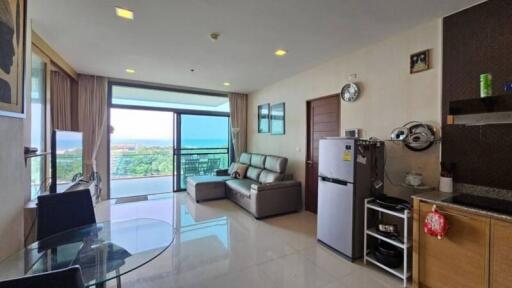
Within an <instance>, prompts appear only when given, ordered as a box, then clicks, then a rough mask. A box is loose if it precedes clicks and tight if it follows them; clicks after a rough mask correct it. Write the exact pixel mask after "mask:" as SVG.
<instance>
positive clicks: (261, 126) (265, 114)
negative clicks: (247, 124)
mask: <svg viewBox="0 0 512 288" xmlns="http://www.w3.org/2000/svg"><path fill="white" fill-rule="evenodd" d="M269 132H270V104H269V103H267V104H262V105H258V133H269Z"/></svg>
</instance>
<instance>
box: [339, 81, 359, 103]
mask: <svg viewBox="0 0 512 288" xmlns="http://www.w3.org/2000/svg"><path fill="white" fill-rule="evenodd" d="M340 96H341V99H343V101H345V102H354V101H356V100H357V98H358V97H359V87H357V85H356V84H355V83H348V84H345V85H344V86H343V87H342V88H341V92H340Z"/></svg>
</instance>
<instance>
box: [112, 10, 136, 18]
mask: <svg viewBox="0 0 512 288" xmlns="http://www.w3.org/2000/svg"><path fill="white" fill-rule="evenodd" d="M115 8H116V15H117V16H119V17H121V18H123V19H128V20H133V11H132V10H128V9H125V8H121V7H115Z"/></svg>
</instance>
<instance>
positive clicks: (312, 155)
mask: <svg viewBox="0 0 512 288" xmlns="http://www.w3.org/2000/svg"><path fill="white" fill-rule="evenodd" d="M339 135H340V97H339V95H338V94H336V95H331V96H326V97H322V98H318V99H314V100H311V101H308V102H307V145H306V189H305V190H306V191H305V194H306V197H305V198H306V199H305V202H306V203H305V204H306V210H308V211H311V212H313V213H316V211H317V205H318V142H319V140H320V139H321V138H323V137H336V136H339Z"/></svg>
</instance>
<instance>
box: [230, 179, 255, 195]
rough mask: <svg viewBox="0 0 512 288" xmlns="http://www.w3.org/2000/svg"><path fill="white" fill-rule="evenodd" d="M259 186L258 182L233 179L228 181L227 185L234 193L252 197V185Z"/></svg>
mask: <svg viewBox="0 0 512 288" xmlns="http://www.w3.org/2000/svg"><path fill="white" fill-rule="evenodd" d="M252 184H258V182H256V181H253V180H250V179H233V180H229V181H226V185H227V186H228V187H229V188H230V189H231V190H233V191H236V192H238V193H241V194H243V195H244V196H247V197H250V195H251V185H252Z"/></svg>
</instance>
